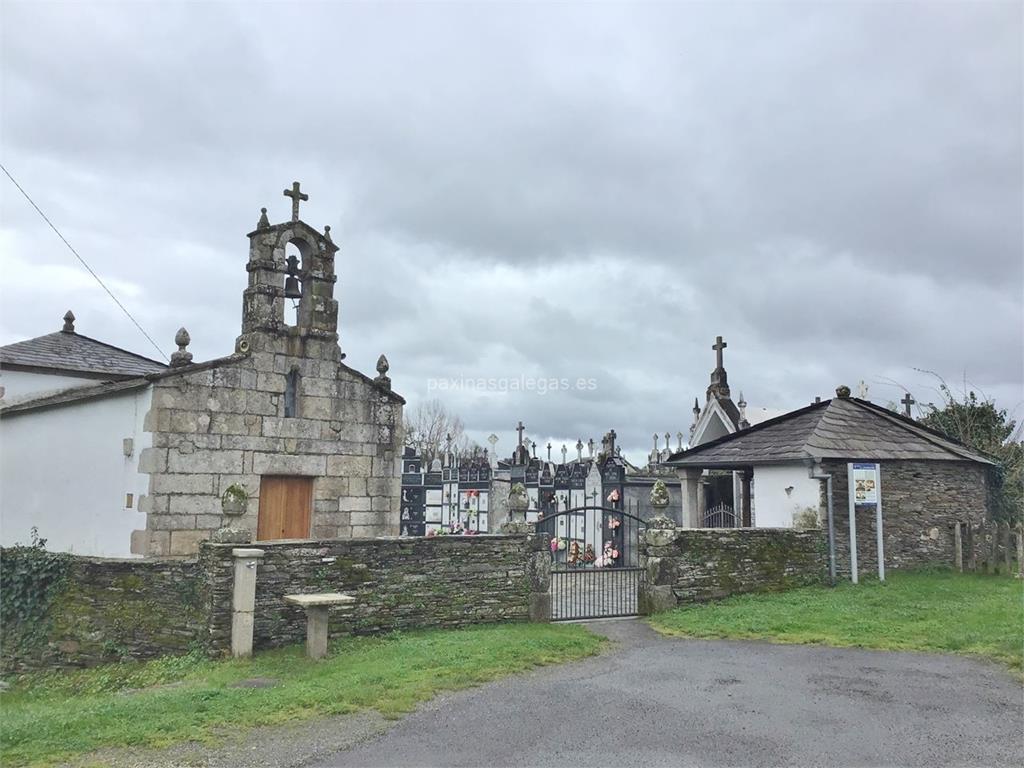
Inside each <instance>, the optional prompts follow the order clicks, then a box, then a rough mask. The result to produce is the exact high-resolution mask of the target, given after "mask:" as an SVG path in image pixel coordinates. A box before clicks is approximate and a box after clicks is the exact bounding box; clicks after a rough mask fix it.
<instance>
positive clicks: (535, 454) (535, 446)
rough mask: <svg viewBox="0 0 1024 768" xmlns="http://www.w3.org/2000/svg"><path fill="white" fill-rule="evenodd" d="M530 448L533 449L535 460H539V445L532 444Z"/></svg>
mask: <svg viewBox="0 0 1024 768" xmlns="http://www.w3.org/2000/svg"><path fill="white" fill-rule="evenodd" d="M530 447H531V448H532V449H533V458H535V459H536V458H537V443H530Z"/></svg>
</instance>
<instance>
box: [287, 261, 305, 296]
mask: <svg viewBox="0 0 1024 768" xmlns="http://www.w3.org/2000/svg"><path fill="white" fill-rule="evenodd" d="M298 274H299V260H298V258H296V257H295V256H289V257H288V277H286V278H285V281H284V296H285V298H286V299H301V298H302V289H301V287H300V286H299V278H298Z"/></svg>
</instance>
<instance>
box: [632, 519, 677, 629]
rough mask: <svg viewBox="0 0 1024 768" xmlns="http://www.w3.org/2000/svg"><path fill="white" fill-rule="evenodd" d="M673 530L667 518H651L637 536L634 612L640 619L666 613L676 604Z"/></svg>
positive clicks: (672, 523)
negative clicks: (637, 579)
mask: <svg viewBox="0 0 1024 768" xmlns="http://www.w3.org/2000/svg"><path fill="white" fill-rule="evenodd" d="M676 531H677V529H676V524H675V523H674V522H672V520H670V519H669V518H667V517H652V518H651V519H650V520H648V521H647V529H646V530H645V531H644V532H643V533H642V534H641V536H640V568H641V572H640V594H639V595H638V599H637V602H638V605H637V609H638V612H639V613H640V614H641V615H642V616H649V615H650V614H652V613H658V612H659V611H667V610H669V609H670V608H675V607H676V606H677V605H678V604H679V600H678V599H677V598H676V594H675V592H674V591H673V589H672V587H673V584H674V582H675V578H676V561H675V558H673V557H672V554H673V552H672V549H673V545H674V543H675V540H676Z"/></svg>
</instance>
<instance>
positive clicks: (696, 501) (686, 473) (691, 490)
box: [677, 468, 703, 528]
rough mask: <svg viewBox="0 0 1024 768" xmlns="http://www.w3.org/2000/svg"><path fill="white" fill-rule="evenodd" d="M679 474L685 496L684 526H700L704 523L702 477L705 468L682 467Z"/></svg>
mask: <svg viewBox="0 0 1024 768" xmlns="http://www.w3.org/2000/svg"><path fill="white" fill-rule="evenodd" d="M677 474H678V476H679V488H680V491H682V497H683V517H682V522H683V527H684V528H700V527H701V525H702V524H703V520H702V519H701V514H702V511H701V509H700V498H701V492H700V490H701V488H700V478H701V475H702V474H703V470H701V469H690V468H685V469H680V470H679V471H678V472H677Z"/></svg>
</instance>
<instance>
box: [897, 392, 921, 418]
mask: <svg viewBox="0 0 1024 768" xmlns="http://www.w3.org/2000/svg"><path fill="white" fill-rule="evenodd" d="M900 402H901V403H903V415H904V416H906V417H907V418H908V419H909V418H910V406H912V405H913V404H914V403H916V402H917V400H915V399H914V398H912V397H911V396H910V393H909V392H907V394H906V395H905V396H904V397H903V399H902V400H900Z"/></svg>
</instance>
